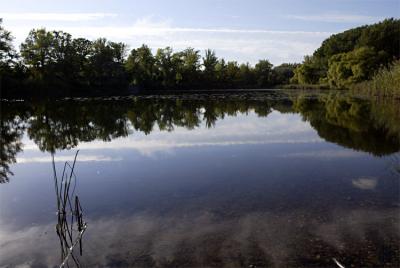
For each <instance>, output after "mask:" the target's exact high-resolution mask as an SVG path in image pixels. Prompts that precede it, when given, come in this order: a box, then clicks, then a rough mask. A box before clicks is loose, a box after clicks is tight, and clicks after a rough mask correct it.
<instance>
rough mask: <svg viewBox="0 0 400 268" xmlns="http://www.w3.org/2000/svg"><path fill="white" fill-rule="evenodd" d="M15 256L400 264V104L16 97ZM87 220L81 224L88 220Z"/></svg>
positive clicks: (334, 99)
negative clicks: (64, 223)
mask: <svg viewBox="0 0 400 268" xmlns="http://www.w3.org/2000/svg"><path fill="white" fill-rule="evenodd" d="M1 115H2V118H1V170H0V172H1V173H0V180H1V181H2V182H3V183H2V184H0V212H1V214H0V216H1V217H0V267H58V266H59V265H60V264H61V262H62V259H63V258H62V252H61V248H60V247H61V244H60V238H59V237H58V235H57V233H56V224H57V214H56V211H57V198H56V196H57V195H56V193H55V191H56V190H55V183H54V179H53V169H52V155H54V157H55V166H56V170H57V173H58V176H60V173H61V171H62V168H63V164H64V162H65V161H69V162H70V163H72V161H73V158H74V155H75V152H76V151H77V150H78V149H79V150H80V152H79V154H78V157H77V162H76V166H75V170H74V171H75V174H76V181H74V184H73V185H74V193H73V195H78V196H79V199H80V202H81V205H82V209H83V217H84V221H85V222H87V229H86V231H85V233H84V235H83V239H82V256H80V254H79V249H78V246H77V247H75V248H74V250H73V257H74V258H75V259H76V260H75V261H74V260H73V258H72V257H70V258H69V260H68V263H69V265H70V267H74V266H76V265H77V263H80V265H81V266H82V267H154V266H155V267H338V266H337V264H335V261H334V259H336V260H337V261H338V262H339V263H341V264H342V265H344V266H345V267H352V266H354V267H399V266H400V249H399V247H400V246H399V242H400V234H399V231H400V227H399V226H400V214H399V213H400V197H399V194H400V190H399V186H400V173H399V172H400V156H399V151H400V123H399V122H400V108H399V104H398V103H396V102H387V103H381V102H378V101H371V100H365V99H359V98H355V97H352V96H346V95H343V94H341V95H331V94H330V95H327V94H318V95H315V96H303V95H299V94H294V93H283V92H269V93H253V94H235V95H230V96H224V95H212V96H208V97H207V96H202V95H180V96H144V97H136V98H124V99H120V100H116V99H106V100H104V99H103V100H100V99H98V100H93V99H92V100H65V101H53V102H38V103H26V102H15V103H10V102H2V107H1ZM73 231H75V232H76V230H75V228H74V230H73Z"/></svg>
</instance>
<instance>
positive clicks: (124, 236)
mask: <svg viewBox="0 0 400 268" xmlns="http://www.w3.org/2000/svg"><path fill="white" fill-rule="evenodd" d="M398 212H399V211H398V210H397V209H384V210H347V211H335V212H333V213H332V215H330V216H328V217H325V216H322V215H318V214H312V213H310V212H306V211H299V210H294V211H289V212H281V213H269V212H263V213H261V212H260V213H257V212H254V213H248V214H245V215H243V216H240V217H231V218H227V217H224V218H221V217H220V216H219V215H216V214H214V213H211V212H209V211H202V212H197V213H192V214H190V215H171V214H168V215H165V216H160V215H152V214H151V213H139V214H135V215H133V216H130V217H123V216H120V217H116V216H113V217H112V218H102V219H89V220H88V226H89V227H88V231H87V233H86V234H85V237H84V255H83V259H82V263H83V264H84V265H87V266H90V265H100V266H107V267H110V266H118V264H119V265H120V266H129V267H149V266H160V267H163V266H166V265H173V264H180V265H181V266H185V267H198V266H211V265H213V264H214V265H218V266H224V265H227V266H230V267H237V266H243V265H246V267H248V266H249V265H257V264H270V265H275V266H277V267H281V266H287V265H289V266H290V265H295V266H297V267H304V266H306V265H305V264H314V265H320V266H321V265H322V264H332V263H330V261H331V259H332V258H333V257H335V258H339V259H340V258H342V259H343V258H344V257H345V256H353V257H355V258H354V259H353V261H352V263H350V262H348V261H347V262H346V261H344V264H345V265H349V264H354V265H360V266H363V264H364V265H365V262H364V261H366V260H367V258H370V259H374V258H376V260H377V261H376V263H375V266H379V264H380V263H379V261H381V259H380V258H379V256H378V254H379V251H373V250H372V251H371V249H369V248H368V247H367V245H369V244H370V243H372V242H373V243H376V244H381V245H383V246H384V247H385V250H387V252H391V251H395V250H396V249H398V245H397V246H396V245H395V244H393V241H398V240H399V231H400V228H399V226H398V225H397V224H396V223H398V222H399V213H398ZM371 228H373V229H374V230H379V231H378V232H375V233H374V234H373V235H371V232H370V230H371ZM11 229H12V227H11V226H7V225H2V227H1V229H0V237H1V240H0V241H1V242H0V248H1V249H2V250H1V253H0V263H3V264H5V263H8V264H13V265H14V266H17V265H26V266H27V267H29V266H33V264H36V265H46V266H52V265H54V264H57V263H58V259H57V257H56V256H57V253H58V251H57V247H56V244H55V242H56V237H55V233H54V225H53V223H52V224H49V225H43V226H34V227H29V228H26V229H23V230H19V231H11ZM391 241H392V242H391ZM354 245H358V248H355V247H354ZM17 249H18V250H17ZM344 259H345V258H344ZM386 261H396V260H395V259H392V260H390V259H387V260H386Z"/></svg>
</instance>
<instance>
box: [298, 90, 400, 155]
mask: <svg viewBox="0 0 400 268" xmlns="http://www.w3.org/2000/svg"><path fill="white" fill-rule="evenodd" d="M376 105H377V104H376V103H371V102H370V101H367V100H362V99H358V98H353V97H345V96H342V97H340V96H328V97H319V98H304V97H299V98H297V99H296V100H295V102H294V109H295V110H296V111H298V112H300V113H301V114H302V115H303V118H304V119H305V120H307V121H310V124H311V125H312V126H313V127H314V128H315V129H316V130H317V131H318V134H319V135H320V136H321V137H322V138H324V139H326V140H328V141H332V142H335V143H338V144H340V145H342V146H346V147H350V148H353V149H356V150H362V151H366V152H370V153H372V154H374V155H378V156H381V155H386V154H391V153H394V152H397V151H398V150H399V149H400V137H399V132H398V130H397V126H396V124H393V123H394V122H389V121H387V120H391V119H389V118H394V117H395V116H396V115H395V114H386V116H387V117H386V119H381V120H380V121H379V120H378V117H377V113H376V110H375V109H376ZM381 108H382V107H380V108H378V110H380V109H381ZM379 118H380V117H379Z"/></svg>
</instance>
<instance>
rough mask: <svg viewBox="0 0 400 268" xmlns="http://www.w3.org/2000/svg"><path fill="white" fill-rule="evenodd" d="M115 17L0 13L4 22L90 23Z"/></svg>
mask: <svg viewBox="0 0 400 268" xmlns="http://www.w3.org/2000/svg"><path fill="white" fill-rule="evenodd" d="M110 17H117V14H114V13H0V18H3V19H4V20H6V21H9V20H16V21H69V22H72V21H91V20H99V19H104V18H110Z"/></svg>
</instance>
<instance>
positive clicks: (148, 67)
mask: <svg viewBox="0 0 400 268" xmlns="http://www.w3.org/2000/svg"><path fill="white" fill-rule="evenodd" d="M125 67H126V70H127V72H128V75H129V80H130V83H131V84H132V85H134V86H138V87H140V88H150V87H152V86H153V85H154V82H153V78H154V68H155V58H154V56H153V54H152V53H151V49H150V48H149V47H148V46H146V45H142V46H141V47H139V48H137V49H132V51H131V53H130V55H129V57H128V59H127V61H126V63H125Z"/></svg>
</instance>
